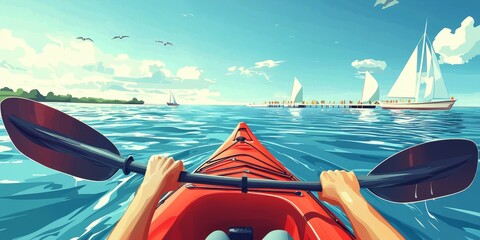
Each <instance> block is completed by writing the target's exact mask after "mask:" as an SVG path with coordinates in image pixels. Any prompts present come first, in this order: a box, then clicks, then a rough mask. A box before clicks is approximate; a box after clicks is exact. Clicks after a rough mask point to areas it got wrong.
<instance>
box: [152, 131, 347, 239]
mask: <svg viewBox="0 0 480 240" xmlns="http://www.w3.org/2000/svg"><path fill="white" fill-rule="evenodd" d="M194 172H195V173H198V174H205V175H215V176H228V177H235V178H242V177H243V179H246V178H245V177H248V179H267V180H277V181H291V182H298V181H299V179H298V178H297V177H295V176H294V175H293V174H292V173H290V171H288V170H287V169H286V168H285V167H284V166H283V165H282V164H281V163H280V162H279V161H278V160H277V159H275V157H274V156H273V155H272V154H271V153H270V152H268V150H267V149H266V148H265V147H264V146H263V145H262V144H261V143H260V142H259V141H258V139H257V138H256V137H255V135H254V134H253V133H252V131H251V130H250V128H249V127H248V126H247V124H245V123H239V124H238V126H237V127H236V128H235V130H234V131H233V133H232V134H231V135H230V137H229V138H228V139H227V140H226V141H225V142H224V143H223V145H222V146H221V147H220V148H219V149H218V150H217V151H216V152H215V153H213V155H212V156H211V157H210V158H209V159H208V160H207V161H205V162H204V163H203V164H202V165H201V166H200V167H198V168H197V169H196V170H195V171H194ZM243 192H246V190H244V191H243ZM154 219H155V220H154V221H153V222H152V225H151V226H150V237H151V238H153V239H205V238H206V237H207V235H208V234H209V233H211V232H213V231H215V230H223V231H225V232H228V229H229V228H230V227H234V226H248V227H251V228H252V229H253V233H254V239H261V238H262V237H263V236H265V235H266V234H267V233H268V232H270V231H272V230H276V229H284V230H286V231H288V232H289V234H290V235H291V236H292V237H293V238H294V239H353V238H354V236H353V235H352V234H351V233H350V232H349V231H348V229H347V228H346V226H345V225H344V224H343V223H342V222H341V221H340V220H339V219H338V218H337V217H336V216H335V215H334V214H333V213H332V212H331V211H330V210H328V209H327V208H326V207H325V206H324V205H323V204H322V203H321V202H320V201H319V200H318V199H317V198H316V197H315V196H314V195H313V194H312V193H310V192H307V191H295V190H275V189H249V190H248V194H245V193H242V192H240V191H239V189H238V188H237V187H225V186H211V185H205V184H185V185H183V186H182V187H180V188H179V189H178V190H177V191H175V193H173V194H172V195H170V196H169V197H168V199H166V200H164V202H163V204H162V205H160V206H159V207H158V209H157V210H156V212H155V215H154ZM187 229H188V230H187Z"/></svg>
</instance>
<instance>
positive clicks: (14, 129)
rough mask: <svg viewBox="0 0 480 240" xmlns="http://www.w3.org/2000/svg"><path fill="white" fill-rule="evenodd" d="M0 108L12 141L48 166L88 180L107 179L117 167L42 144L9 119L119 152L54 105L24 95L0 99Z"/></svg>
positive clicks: (100, 135)
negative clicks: (26, 97) (44, 103)
mask: <svg viewBox="0 0 480 240" xmlns="http://www.w3.org/2000/svg"><path fill="white" fill-rule="evenodd" d="M0 108H1V113H2V120H3V124H4V125H5V128H6V130H7V133H8V135H9V136H10V139H11V140H12V142H13V144H14V145H15V147H16V148H17V149H18V150H19V151H20V152H22V153H23V154H24V155H25V156H27V157H29V158H31V159H32V160H34V161H36V162H39V163H41V164H43V165H45V166H47V167H49V168H52V169H55V170H58V171H61V172H64V173H67V174H70V175H73V176H76V177H80V178H84V179H89V180H97V181H101V180H106V179H108V178H110V177H111V176H112V175H113V174H114V173H115V172H116V171H117V168H114V167H110V166H107V165H104V164H101V163H98V162H92V161H86V160H85V159H82V158H79V157H76V156H74V155H72V154H67V153H63V152H61V151H57V150H55V149H54V148H51V147H48V146H46V145H45V144H41V142H40V141H36V140H35V138H34V137H32V136H30V135H28V134H26V133H25V131H24V130H22V129H21V128H19V126H17V125H15V124H14V123H13V121H12V119H21V120H23V122H26V123H30V124H34V125H37V126H40V127H42V128H45V129H48V130H52V131H54V132H56V133H60V134H62V135H64V136H66V137H69V138H71V139H73V140H76V141H78V142H81V143H85V144H88V145H91V146H94V147H97V148H101V149H104V150H107V151H109V152H111V153H114V154H116V155H119V152H118V150H117V148H116V147H115V146H114V145H113V144H112V143H111V142H110V141H109V140H108V139H107V138H105V137H104V136H103V135H102V134H100V133H99V132H97V131H96V130H94V129H93V128H91V127H89V126H88V125H86V124H84V123H83V122H81V121H79V120H77V119H75V118H73V117H71V116H69V115H67V114H65V113H63V112H60V111H58V110H56V109H54V108H51V107H48V106H46V105H43V104H41V103H38V102H35V101H32V100H28V99H24V98H7V99H5V100H3V101H2V102H1V104H0Z"/></svg>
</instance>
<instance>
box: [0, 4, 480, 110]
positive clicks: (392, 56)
mask: <svg viewBox="0 0 480 240" xmlns="http://www.w3.org/2000/svg"><path fill="white" fill-rule="evenodd" d="M378 1H379V2H382V0H378ZM383 2H385V1H383ZM387 2H388V1H387ZM394 2H396V1H393V3H394ZM375 3H376V0H358V1H347V0H337V1H320V0H316V1H314V0H308V1H285V0H278V1H273V0H272V1H250V0H247V1H233V0H211V1H198V0H197V1H195V0H190V1H178V0H176V1H173V0H172V1H136V2H132V1H53V0H52V1H42V2H40V1H2V3H1V4H2V5H1V6H0V12H1V13H2V14H0V83H1V85H2V86H8V87H12V88H17V87H22V88H24V89H31V88H38V89H40V90H41V91H42V92H44V93H45V94H46V92H47V91H54V92H56V93H57V92H58V93H72V94H73V95H75V96H103V97H107V98H122V99H128V98H132V97H139V98H141V99H143V100H145V101H146V102H147V103H164V102H165V101H166V100H167V98H168V92H169V91H170V90H171V91H173V92H174V93H175V94H176V96H177V100H178V101H179V102H180V103H186V104H231V103H249V102H262V101H268V100H282V99H287V98H288V97H289V95H290V91H291V87H292V84H293V78H294V77H295V76H296V77H297V78H298V79H299V80H300V81H301V82H302V84H303V86H304V98H305V99H308V100H310V99H317V100H321V99H327V100H340V99H351V100H358V99H359V98H360V96H361V89H362V85H363V80H362V79H361V78H359V73H358V72H362V71H365V70H368V71H371V72H372V74H373V75H374V77H375V78H376V79H377V81H378V82H379V86H380V95H381V97H382V98H386V95H387V93H388V91H389V90H390V88H391V86H392V85H393V83H394V81H395V80H396V78H397V76H398V75H399V73H400V72H401V70H402V68H403V66H404V64H405V63H406V61H407V59H408V57H409V56H410V54H411V52H412V50H413V48H414V47H415V44H416V43H417V42H418V40H419V39H420V37H421V35H422V34H423V30H424V25H425V21H426V19H428V30H427V34H428V35H429V37H430V39H431V40H432V41H434V39H436V37H437V38H439V39H440V38H441V39H442V40H443V42H444V43H445V44H447V45H452V46H443V47H444V48H442V49H447V50H442V51H438V50H437V52H440V53H439V55H438V56H439V57H440V58H441V59H440V60H441V62H444V63H443V64H442V65H441V69H442V73H443V76H444V79H445V82H446V85H447V88H448V90H449V93H450V94H451V95H452V96H454V97H456V98H457V99H459V101H458V104H457V105H480V70H479V69H480V57H479V56H477V55H480V27H477V25H478V24H477V23H475V24H473V23H472V20H473V21H477V22H480V11H478V9H480V2H478V1H474V0H470V1H459V2H455V3H447V1H430V0H427V1H406V0H398V3H397V4H394V5H392V4H391V3H390V5H392V6H387V7H385V5H384V4H382V3H380V4H378V5H377V6H374V5H375ZM467 17H471V18H468V19H467ZM466 19H467V22H465V24H466V25H468V24H470V25H472V26H470V28H468V26H466V28H467V30H466V34H467V37H466V38H462V37H461V36H460V35H459V34H457V35H452V36H450V35H449V34H447V33H449V31H446V32H444V34H441V35H439V33H440V32H441V31H442V29H444V28H448V29H451V33H452V34H453V33H455V31H456V30H457V28H460V27H461V24H462V22H464V21H465V20H466ZM467 23H468V24H467ZM474 27H476V28H474ZM443 31H445V30H443ZM458 32H459V31H457V33H458ZM115 35H129V36H130V37H129V38H124V39H122V40H112V39H111V38H112V37H113V36H115ZM79 36H83V37H90V38H92V39H93V40H94V42H93V43H92V42H88V41H81V40H77V39H76V38H77V37H79ZM464 39H466V41H464V42H462V40H464ZM155 40H164V41H169V42H172V43H173V45H174V46H163V45H161V44H159V43H156V42H155ZM435 41H436V40H435ZM439 42H440V41H439ZM445 44H444V45H445ZM434 45H435V42H434ZM449 48H453V49H454V50H453V51H448V49H449ZM442 54H443V55H442ZM442 58H444V61H442ZM368 59H371V60H375V61H373V62H374V63H383V66H384V67H374V68H365V67H361V66H364V65H362V64H361V63H365V62H366V61H364V60H368ZM459 59H460V60H459ZM355 61H356V62H357V63H360V64H359V65H360V68H358V69H357V68H354V67H353V66H352V63H353V62H355ZM467 61H468V62H467ZM371 62H372V61H371ZM451 63H454V64H451Z"/></svg>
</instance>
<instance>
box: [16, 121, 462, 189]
mask: <svg viewBox="0 0 480 240" xmlns="http://www.w3.org/2000/svg"><path fill="white" fill-rule="evenodd" d="M9 120H10V121H11V122H12V123H13V124H14V125H15V126H16V127H17V128H18V129H19V130H20V131H22V132H23V134H24V135H25V136H27V137H28V138H29V139H30V140H32V141H35V142H36V143H37V144H40V145H42V146H44V147H47V148H50V149H54V150H55V151H59V152H63V153H66V154H70V155H74V156H76V157H79V158H83V159H86V160H89V161H93V162H95V163H97V164H99V165H107V166H109V167H112V168H116V169H122V170H123V172H124V173H125V174H129V173H130V172H135V173H139V174H145V169H146V166H145V165H144V164H141V163H136V162H134V161H133V160H134V159H133V157H132V156H129V157H127V158H126V159H124V158H122V157H121V156H119V155H118V154H115V153H112V152H110V151H107V150H105V149H101V148H97V147H94V146H90V145H88V144H85V143H81V142H78V141H76V140H74V139H71V138H69V137H67V136H64V135H62V134H60V133H57V132H54V131H52V130H49V129H46V128H43V127H41V126H38V125H35V124H32V123H29V122H26V121H23V120H22V119H19V118H17V117H15V116H10V117H9ZM470 158H471V156H470V155H466V156H458V159H448V161H449V162H451V163H450V164H448V163H446V161H447V160H443V161H445V162H442V163H441V164H438V165H437V166H434V167H432V166H431V165H426V166H424V167H417V168H415V169H414V171H412V170H405V171H397V172H394V173H388V174H379V175H368V176H359V177H358V181H359V184H360V186H361V187H363V188H383V187H393V186H401V185H404V184H410V183H412V182H418V181H421V180H423V179H427V178H429V179H435V177H436V176H440V177H441V176H442V174H441V173H443V172H445V171H446V170H447V169H448V170H451V169H454V168H456V167H459V166H463V164H465V163H466V162H467V160H468V159H470ZM91 180H97V179H91ZM178 181H179V182H184V183H197V184H210V185H221V186H229V187H238V188H241V189H242V191H243V192H246V191H247V189H249V188H270V189H295V190H305V191H321V190H322V187H321V185H320V184H319V182H296V181H275V180H263V179H248V178H246V177H244V178H242V179H239V178H232V177H222V176H212V175H204V174H191V173H188V172H182V173H181V174H180V177H179V180H178Z"/></svg>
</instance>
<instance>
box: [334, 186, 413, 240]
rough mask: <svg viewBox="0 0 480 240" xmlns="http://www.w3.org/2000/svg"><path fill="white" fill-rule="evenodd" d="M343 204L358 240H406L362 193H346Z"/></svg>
mask: <svg viewBox="0 0 480 240" xmlns="http://www.w3.org/2000/svg"><path fill="white" fill-rule="evenodd" d="M342 202H343V204H342V205H341V206H342V209H343V211H344V212H345V213H346V214H347V217H348V219H349V220H350V223H351V224H352V227H353V230H354V232H355V236H356V237H357V238H358V239H372V240H373V239H392V240H394V239H404V238H403V236H402V235H401V234H400V233H399V232H398V231H397V230H396V229H395V228H394V227H393V226H392V225H390V223H389V222H388V221H387V220H386V219H385V218H383V216H382V215H380V213H378V212H377V210H375V209H374V208H373V207H372V206H371V205H370V204H369V203H368V202H367V201H366V200H365V199H364V198H363V196H362V195H361V194H360V193H348V194H347V193H346V194H345V197H344V198H342Z"/></svg>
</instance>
